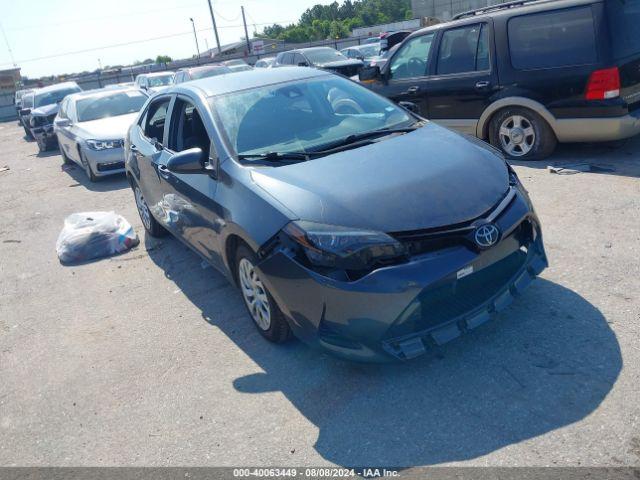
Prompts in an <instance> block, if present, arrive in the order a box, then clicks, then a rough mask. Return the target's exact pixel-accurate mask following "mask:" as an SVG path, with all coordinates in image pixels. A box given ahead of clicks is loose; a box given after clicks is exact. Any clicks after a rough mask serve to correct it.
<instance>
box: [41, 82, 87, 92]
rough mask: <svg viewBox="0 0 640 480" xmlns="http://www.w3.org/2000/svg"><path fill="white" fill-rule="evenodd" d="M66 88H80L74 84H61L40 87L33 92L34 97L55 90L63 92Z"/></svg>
mask: <svg viewBox="0 0 640 480" xmlns="http://www.w3.org/2000/svg"><path fill="white" fill-rule="evenodd" d="M67 88H80V87H79V86H78V84H77V83H76V82H62V83H56V84H55V85H49V86H48V87H42V88H38V89H36V90H34V92H35V94H36V95H40V94H41V93H48V92H55V91H57V90H65V89H67Z"/></svg>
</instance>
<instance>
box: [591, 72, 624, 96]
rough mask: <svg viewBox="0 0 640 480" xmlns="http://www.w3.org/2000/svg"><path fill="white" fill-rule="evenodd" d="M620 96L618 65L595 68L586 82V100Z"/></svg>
mask: <svg viewBox="0 0 640 480" xmlns="http://www.w3.org/2000/svg"><path fill="white" fill-rule="evenodd" d="M619 96H620V71H619V70H618V67H613V68H605V69H603V70H596V71H595V72H593V73H592V74H591V76H590V77H589V83H587V92H586V93H585V97H586V98H587V100H607V99H609V98H616V97H619Z"/></svg>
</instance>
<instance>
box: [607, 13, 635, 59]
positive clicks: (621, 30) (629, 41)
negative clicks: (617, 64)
mask: <svg viewBox="0 0 640 480" xmlns="http://www.w3.org/2000/svg"><path fill="white" fill-rule="evenodd" d="M607 16H608V17H609V31H610V32H611V41H612V43H613V55H614V57H615V58H616V60H619V59H621V58H626V57H630V56H633V55H638V54H640V33H639V32H638V27H639V26H640V0H609V1H608V2H607Z"/></svg>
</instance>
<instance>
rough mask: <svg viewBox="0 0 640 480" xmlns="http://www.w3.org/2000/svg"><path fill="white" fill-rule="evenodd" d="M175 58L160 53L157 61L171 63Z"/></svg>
mask: <svg viewBox="0 0 640 480" xmlns="http://www.w3.org/2000/svg"><path fill="white" fill-rule="evenodd" d="M172 61H173V59H172V58H171V57H170V56H169V55H158V56H157V57H156V63H170V62H172Z"/></svg>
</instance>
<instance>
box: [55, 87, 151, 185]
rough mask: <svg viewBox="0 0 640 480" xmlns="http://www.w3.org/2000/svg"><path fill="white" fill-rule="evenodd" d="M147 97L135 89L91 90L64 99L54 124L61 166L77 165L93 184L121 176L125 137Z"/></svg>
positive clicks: (144, 93)
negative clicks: (107, 178) (117, 174)
mask: <svg viewBox="0 0 640 480" xmlns="http://www.w3.org/2000/svg"><path fill="white" fill-rule="evenodd" d="M147 97H148V94H147V93H146V92H143V91H142V90H139V89H137V88H122V89H102V90H91V91H87V92H82V93H77V94H74V95H70V96H68V97H66V98H65V99H64V100H63V101H62V103H61V104H60V109H59V111H58V115H57V116H56V118H55V120H54V122H53V129H54V132H55V134H56V136H57V137H58V146H59V148H60V153H61V154H62V159H63V160H64V162H65V163H71V162H75V163H77V164H78V165H80V166H81V167H82V168H83V169H84V171H85V172H86V174H87V177H88V178H89V180H90V181H92V182H95V181H96V180H97V179H98V177H103V176H106V175H113V174H116V173H122V172H124V150H123V144H124V136H125V134H126V133H127V130H128V129H129V126H130V125H131V124H132V123H133V121H134V120H135V118H136V116H137V114H138V111H139V110H140V108H141V107H142V106H143V105H144V103H145V102H146V100H147Z"/></svg>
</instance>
